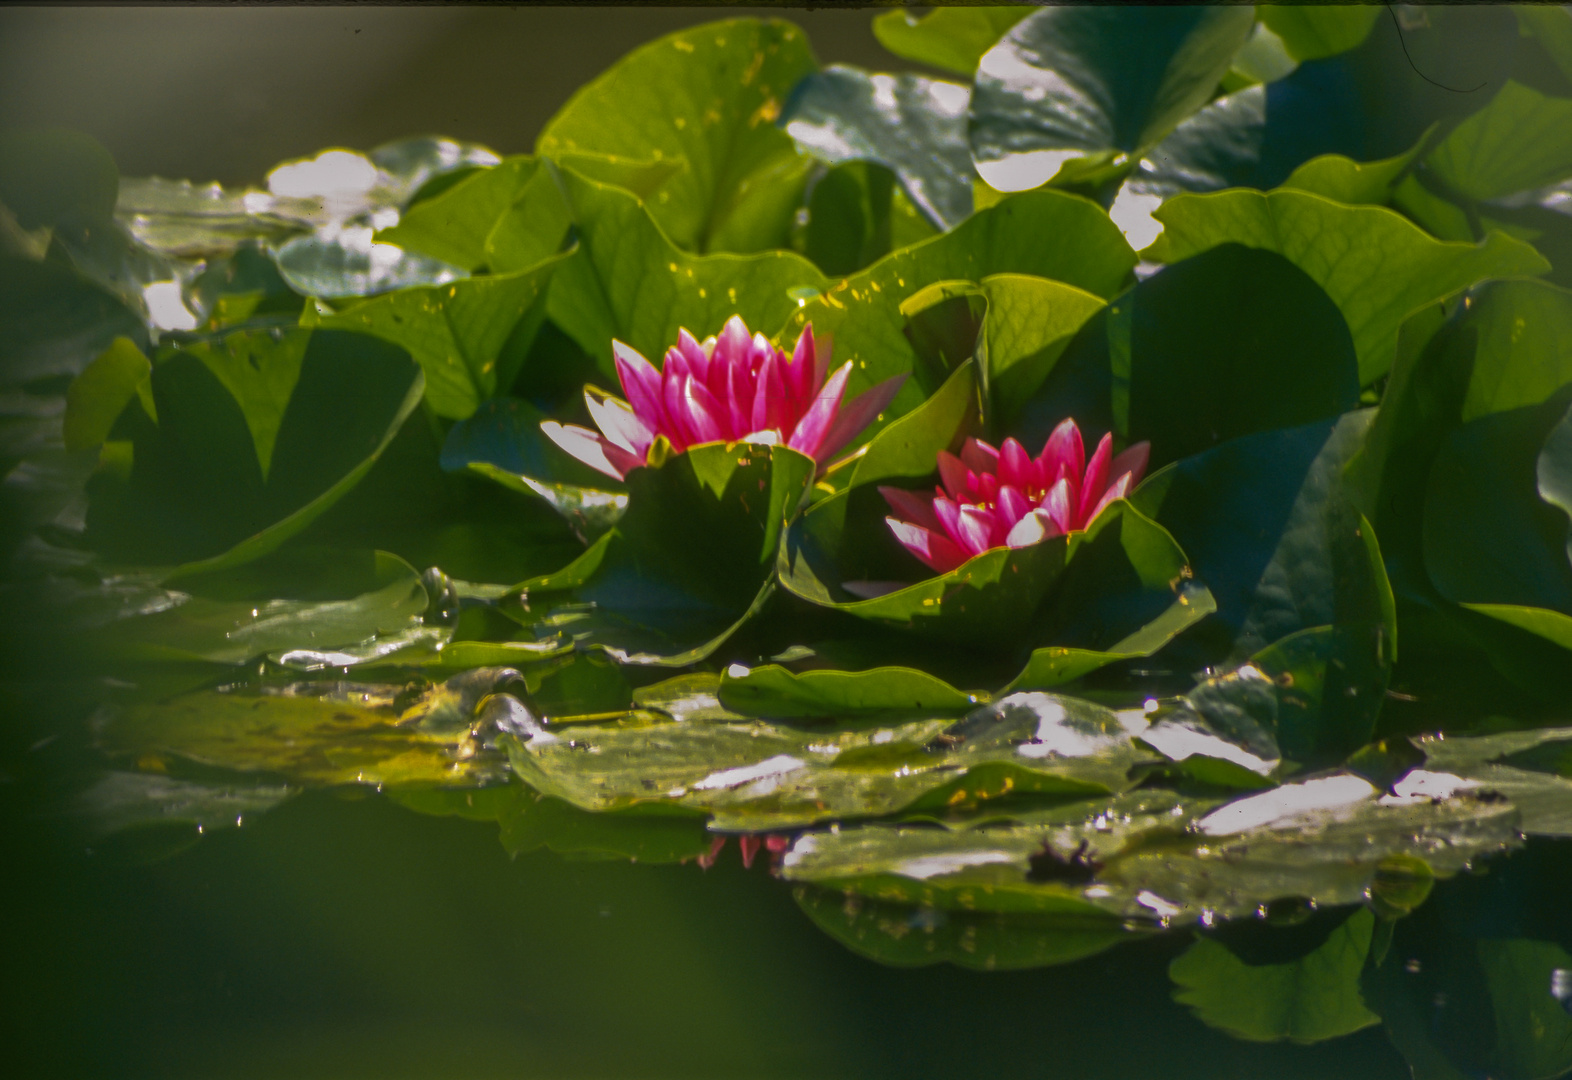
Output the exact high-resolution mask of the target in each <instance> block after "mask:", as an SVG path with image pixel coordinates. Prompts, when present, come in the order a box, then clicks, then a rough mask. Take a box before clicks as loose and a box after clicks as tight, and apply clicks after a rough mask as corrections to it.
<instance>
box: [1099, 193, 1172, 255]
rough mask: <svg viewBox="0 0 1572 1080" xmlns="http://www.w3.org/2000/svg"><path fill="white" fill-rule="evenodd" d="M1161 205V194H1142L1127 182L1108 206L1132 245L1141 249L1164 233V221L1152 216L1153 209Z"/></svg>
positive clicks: (1112, 216)
mask: <svg viewBox="0 0 1572 1080" xmlns="http://www.w3.org/2000/svg"><path fill="white" fill-rule="evenodd" d="M1161 205H1163V198H1162V196H1161V195H1142V194H1139V193H1137V192H1136V191H1134V190H1132V189H1131V187H1130V185H1129V184H1125V185H1124V186H1123V187H1121V188H1120V189H1119V194H1118V195H1117V196H1116V197H1115V198H1114V201H1113V205H1112V206H1110V207H1109V208H1108V216H1109V217H1110V218H1112V219H1113V223H1114V224H1115V225H1117V226H1119V231H1120V232H1122V233H1124V238H1125V239H1126V240H1127V241H1129V243H1130V246H1131V247H1132V248H1134V249H1135V250H1136V251H1140V250H1141V249H1142V248H1144V247H1147V246H1148V245H1150V244H1151V243H1152V241H1154V240H1156V239H1157V238H1158V237H1159V236H1161V235H1162V234H1163V223H1162V222H1160V221H1158V220H1157V219H1156V218H1154V217H1153V216H1152V211H1153V210H1156V209H1157V208H1158V207H1159V206H1161Z"/></svg>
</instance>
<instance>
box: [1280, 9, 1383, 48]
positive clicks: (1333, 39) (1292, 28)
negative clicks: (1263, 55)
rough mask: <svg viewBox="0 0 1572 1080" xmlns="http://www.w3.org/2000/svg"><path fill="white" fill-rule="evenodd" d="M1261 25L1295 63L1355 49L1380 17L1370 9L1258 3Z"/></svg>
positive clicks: (1375, 11)
mask: <svg viewBox="0 0 1572 1080" xmlns="http://www.w3.org/2000/svg"><path fill="white" fill-rule="evenodd" d="M1258 10H1259V14H1260V19H1261V22H1262V23H1264V24H1265V25H1266V26H1267V28H1268V29H1270V30H1271V31H1272V33H1274V34H1276V35H1277V36H1278V37H1280V38H1282V39H1283V45H1284V46H1285V47H1286V48H1287V49H1288V53H1289V55H1290V56H1292V57H1293V58H1294V59H1295V60H1298V61H1300V62H1303V61H1305V60H1320V59H1321V58H1323V57H1327V56H1335V55H1337V54H1338V53H1341V52H1347V51H1348V50H1349V49H1353V48H1357V47H1358V46H1359V45H1360V44H1361V43H1363V41H1364V40H1365V38H1366V37H1368V36H1369V35H1370V29H1371V27H1373V26H1374V25H1375V21H1376V19H1378V18H1380V16H1381V12H1380V10H1379V9H1378V8H1374V7H1359V6H1347V7H1320V6H1309V5H1306V6H1303V7H1301V6H1298V5H1294V6H1289V5H1285V4H1262V5H1260V7H1259V9H1258Z"/></svg>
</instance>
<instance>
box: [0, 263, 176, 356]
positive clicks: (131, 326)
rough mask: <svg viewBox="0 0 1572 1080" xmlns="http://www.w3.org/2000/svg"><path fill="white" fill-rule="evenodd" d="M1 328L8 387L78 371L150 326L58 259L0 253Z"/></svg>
mask: <svg viewBox="0 0 1572 1080" xmlns="http://www.w3.org/2000/svg"><path fill="white" fill-rule="evenodd" d="M0 331H3V334H4V341H5V354H4V355H5V374H4V380H5V384H6V385H7V386H21V385H23V384H25V383H29V382H34V381H39V380H46V379H51V378H56V379H58V378H60V377H62V376H64V377H66V378H72V377H75V376H76V375H78V374H79V373H80V372H81V371H82V369H83V368H85V367H87V366H88V364H89V363H91V362H92V361H93V360H94V359H96V358H97V357H99V356H101V355H102V354H103V352H104V350H106V349H108V348H109V346H110V345H111V344H112V343H113V342H114V340H115V338H117V337H125V338H127V339H129V340H130V341H131V343H132V344H133V345H136V346H138V347H139V348H140V347H143V346H145V345H146V344H147V327H146V326H144V325H143V323H142V320H141V319H140V318H138V317H137V316H136V315H135V314H133V313H132V312H131V310H130V309H128V308H127V307H126V305H125V304H123V303H122V302H121V301H120V300H119V299H118V298H116V297H115V296H114V295H113V294H112V293H110V292H108V291H106V290H105V289H103V288H101V287H99V286H98V285H95V284H93V283H92V282H90V281H88V280H87V279H86V278H84V277H82V276H81V275H80V274H78V273H76V272H75V271H73V270H72V269H71V268H70V267H69V266H63V265H61V264H60V263H57V262H34V261H33V260H32V259H26V258H22V257H20V256H16V255H10V254H3V255H0Z"/></svg>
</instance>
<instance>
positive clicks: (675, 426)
mask: <svg viewBox="0 0 1572 1080" xmlns="http://www.w3.org/2000/svg"><path fill="white" fill-rule="evenodd" d="M687 366H688V365H687V361H685V360H684V359H683V358H682V355H681V354H680V353H678V352H677V351H676V350H675V349H673V350H672V351H671V352H669V353H667V354H666V370H665V371H663V372H662V373H661V374H662V376H663V378H662V386H661V405H662V406H664V407H665V409H666V423H667V425H669V426H668V428H667V430H665V431H662V432H661V434H662V435H664V436H666V438H668V439H670V440H671V448H672V449H673V450H675V451H677V453H679V454H680V453H682V452H683V451H684V450H686V449H687V448H688V446H689V444H690V443H695V442H699V441H701V440H700V439H699V438H698V437H697V436H695V435H694V433H693V427H692V425H691V424H690V423H689V422H688V404H687V402H686V401H685V400H684V397H683V387H684V386H686V385H687V384H688V383H689V382H691V381H692V380H693V376H692V375H690V374H688V373H687V371H686V369H687Z"/></svg>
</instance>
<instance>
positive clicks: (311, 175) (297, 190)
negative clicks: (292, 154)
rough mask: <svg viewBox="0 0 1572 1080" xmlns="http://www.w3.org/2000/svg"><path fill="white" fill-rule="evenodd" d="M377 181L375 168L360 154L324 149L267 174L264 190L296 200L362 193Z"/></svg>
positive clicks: (368, 159)
mask: <svg viewBox="0 0 1572 1080" xmlns="http://www.w3.org/2000/svg"><path fill="white" fill-rule="evenodd" d="M376 183H377V167H376V166H375V165H374V164H372V162H371V159H370V158H368V157H366V156H365V155H363V154H356V153H353V152H351V151H349V150H324V151H323V152H322V153H320V154H318V155H317V156H316V157H314V158H307V159H305V160H303V161H291V162H288V163H286V164H284V165H280V166H279V167H278V168H276V169H274V170H273V171H272V172H270V173H268V174H267V189H268V190H269V191H271V192H272V193H273V194H274V195H286V196H289V197H291V198H296V199H309V198H311V197H312V196H323V197H326V198H331V197H335V196H340V197H341V196H345V195H363V194H365V193H366V192H369V191H370V190H371V189H372V188H373V187H375V186H376Z"/></svg>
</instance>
